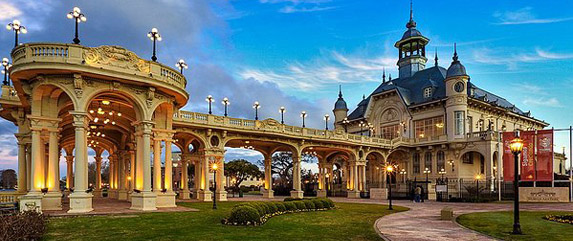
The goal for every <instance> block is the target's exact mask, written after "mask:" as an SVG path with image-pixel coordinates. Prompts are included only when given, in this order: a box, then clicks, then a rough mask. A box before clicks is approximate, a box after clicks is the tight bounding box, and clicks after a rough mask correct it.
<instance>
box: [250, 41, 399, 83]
mask: <svg viewBox="0 0 573 241" xmlns="http://www.w3.org/2000/svg"><path fill="white" fill-rule="evenodd" d="M395 63H396V59H395V58H394V57H388V56H379V57H374V58H368V57H362V56H346V55H343V54H341V53H339V52H336V51H331V52H329V54H327V55H326V56H321V57H320V58H318V59H315V60H312V61H308V62H306V63H300V62H291V63H287V66H285V67H284V68H282V69H276V70H268V69H257V68H245V69H244V70H243V71H241V72H240V73H239V75H240V76H241V77H242V78H243V79H254V80H257V81H259V82H261V83H266V82H268V83H273V84H276V85H277V86H279V88H281V89H296V90H298V91H306V92H310V91H315V90H318V89H321V88H323V87H325V86H327V85H330V84H336V83H363V82H379V81H381V79H380V75H381V74H382V70H383V69H392V68H393V66H394V65H395Z"/></svg>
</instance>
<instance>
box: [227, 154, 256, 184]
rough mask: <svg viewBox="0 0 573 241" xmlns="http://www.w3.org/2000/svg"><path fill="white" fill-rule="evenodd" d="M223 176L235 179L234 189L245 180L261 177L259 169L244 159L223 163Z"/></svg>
mask: <svg viewBox="0 0 573 241" xmlns="http://www.w3.org/2000/svg"><path fill="white" fill-rule="evenodd" d="M225 176H228V177H230V178H233V179H235V185H234V186H235V188H236V189H237V188H239V187H240V186H241V182H243V181H244V180H247V178H250V177H253V178H260V177H262V176H263V173H262V172H261V170H259V167H258V166H257V165H255V164H252V163H250V162H248V161H247V160H244V159H237V160H232V161H230V162H228V163H225Z"/></svg>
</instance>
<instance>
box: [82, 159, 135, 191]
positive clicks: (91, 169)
mask: <svg viewBox="0 0 573 241" xmlns="http://www.w3.org/2000/svg"><path fill="white" fill-rule="evenodd" d="M126 173H127V172H126ZM126 175H127V174H126ZM88 183H91V184H92V185H94V187H95V184H96V163H95V162H92V163H88ZM101 183H102V184H104V183H109V162H101Z"/></svg>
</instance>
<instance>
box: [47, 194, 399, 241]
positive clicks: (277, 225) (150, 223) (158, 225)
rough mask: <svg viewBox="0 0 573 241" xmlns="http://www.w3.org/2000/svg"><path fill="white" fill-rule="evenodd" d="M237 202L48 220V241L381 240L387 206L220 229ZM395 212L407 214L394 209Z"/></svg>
mask: <svg viewBox="0 0 573 241" xmlns="http://www.w3.org/2000/svg"><path fill="white" fill-rule="evenodd" d="M235 204H237V202H222V203H218V207H219V209H217V210H212V209H211V207H212V204H211V203H179V204H178V205H182V206H187V207H191V208H196V209H199V210H200V212H177V213H146V214H139V215H131V216H124V217H121V216H115V217H114V216H94V217H73V218H52V219H50V221H49V225H48V232H47V234H46V239H47V240H118V239H122V240H150V239H154V240H307V241H308V240H380V237H379V236H378V234H377V233H376V231H375V230H374V227H373V225H374V222H375V221H376V219H378V218H379V217H381V216H384V215H387V214H390V213H392V212H390V211H389V210H387V206H384V205H377V204H358V203H336V205H337V207H338V209H335V210H329V211H316V212H304V213H295V214H286V215H281V216H276V217H273V218H271V219H269V221H268V222H267V223H265V224H264V225H263V226H258V227H237V226H227V225H223V224H221V219H222V218H224V217H225V216H227V215H228V214H229V213H230V210H231V208H232V207H233V206H234V205H235ZM394 209H395V210H394V212H397V211H405V210H407V209H406V208H403V207H398V206H394Z"/></svg>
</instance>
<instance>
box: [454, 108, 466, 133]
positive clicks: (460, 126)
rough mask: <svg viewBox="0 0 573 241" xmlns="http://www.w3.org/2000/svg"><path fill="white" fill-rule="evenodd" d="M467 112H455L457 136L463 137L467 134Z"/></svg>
mask: <svg viewBox="0 0 573 241" xmlns="http://www.w3.org/2000/svg"><path fill="white" fill-rule="evenodd" d="M465 113H466V112H465V111H455V112H454V123H455V135H456V136H459V135H463V134H464V133H465V125H464V119H465Z"/></svg>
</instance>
